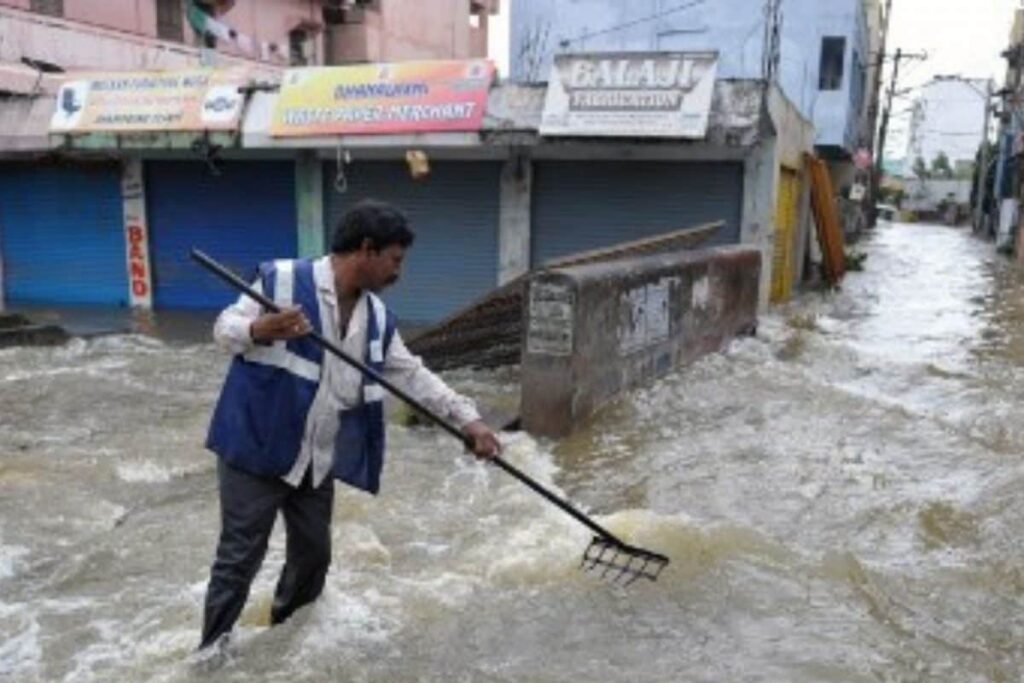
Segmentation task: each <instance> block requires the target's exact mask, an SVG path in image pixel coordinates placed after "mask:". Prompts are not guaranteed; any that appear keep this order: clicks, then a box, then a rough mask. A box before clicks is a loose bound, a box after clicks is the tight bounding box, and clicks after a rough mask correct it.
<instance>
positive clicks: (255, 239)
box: [145, 161, 298, 309]
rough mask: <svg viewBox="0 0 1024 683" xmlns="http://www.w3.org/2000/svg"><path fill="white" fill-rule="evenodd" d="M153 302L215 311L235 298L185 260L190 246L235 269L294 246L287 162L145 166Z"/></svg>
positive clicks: (242, 270) (291, 253)
mask: <svg viewBox="0 0 1024 683" xmlns="http://www.w3.org/2000/svg"><path fill="white" fill-rule="evenodd" d="M145 176H146V201H147V211H148V213H149V230H150V251H151V256H150V258H151V261H152V264H153V291H154V301H153V304H154V307H156V308H179V309H204V308H220V307H222V306H224V305H226V304H228V303H229V302H230V301H233V300H234V299H235V298H236V297H237V293H235V292H232V291H231V290H230V289H229V288H228V287H226V286H225V285H224V284H223V283H221V282H220V281H219V280H217V279H216V278H214V277H213V276H211V275H209V274H208V273H206V272H204V271H203V270H202V269H200V268H199V267H198V266H196V265H195V263H193V262H192V260H191V259H190V258H189V253H190V251H191V249H192V248H193V247H198V248H200V249H202V250H204V251H205V252H207V253H208V254H210V255H211V256H213V257H214V258H216V259H217V260H219V261H220V262H221V263H223V264H225V265H227V266H228V267H229V268H231V269H233V270H235V272H237V273H239V274H242V275H244V276H245V277H250V276H253V275H255V272H256V266H257V265H258V264H259V263H260V262H261V261H266V260H270V259H275V258H294V257H295V256H296V252H297V249H298V234H297V216H296V210H295V164H294V163H293V162H291V161H232V162H228V163H226V164H224V166H223V170H222V173H221V175H219V176H215V175H212V174H211V173H210V171H209V170H208V168H207V166H206V165H205V164H203V163H200V162H191V161H151V162H147V163H146V173H145Z"/></svg>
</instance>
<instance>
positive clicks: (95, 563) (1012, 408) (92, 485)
mask: <svg viewBox="0 0 1024 683" xmlns="http://www.w3.org/2000/svg"><path fill="white" fill-rule="evenodd" d="M860 248H861V249H862V250H864V251H865V252H866V253H867V255H868V257H867V260H866V262H865V271H864V272H858V273H852V274H850V275H849V276H848V279H847V282H846V284H845V287H844V290H843V291H842V292H840V293H838V294H833V295H827V296H826V295H821V294H808V295H805V296H803V297H802V298H801V299H800V300H798V301H797V302H795V303H793V304H792V305H791V306H789V307H786V308H784V309H782V310H779V311H776V312H773V313H772V314H771V315H769V316H766V317H765V318H764V319H763V320H762V322H761V326H760V330H759V334H758V336H757V337H756V338H751V339H744V340H740V341H737V342H735V343H733V344H732V345H731V346H730V347H729V348H728V349H727V350H726V351H725V352H724V353H722V354H718V355H714V356H710V357H707V358H705V359H703V360H701V361H700V362H698V363H696V364H695V365H693V366H691V367H688V368H685V369H681V370H680V371H679V372H677V373H676V374H674V375H672V376H670V377H668V378H666V379H665V380H663V381H661V382H659V383H658V384H657V385H655V386H653V387H651V388H648V389H646V390H643V391H640V392H637V393H635V394H634V395H632V396H629V397H627V398H625V399H623V400H621V401H620V402H618V403H617V404H615V405H613V406H610V407H609V408H608V409H607V410H606V411H604V412H603V413H602V414H601V415H600V416H599V417H598V419H596V420H595V421H594V422H593V424H592V425H591V426H590V427H589V428H587V429H585V430H583V431H582V432H581V433H579V434H578V435H576V436H575V437H573V438H571V439H569V440H567V441H565V442H562V443H560V444H554V443H550V442H546V441H537V440H534V439H532V438H530V437H528V436H525V435H521V434H518V435H508V436H507V437H506V442H507V457H508V459H509V460H510V461H512V462H513V463H515V464H517V465H519V466H521V467H522V468H524V469H525V470H526V471H528V472H529V473H531V474H532V475H534V476H536V477H537V478H539V479H541V480H542V481H544V482H546V483H548V484H550V485H551V486H553V487H555V488H557V490H559V491H561V492H563V493H564V494H565V495H567V496H568V497H569V498H571V499H572V500H573V501H575V502H576V503H578V504H579V505H580V506H582V507H584V508H585V509H587V510H589V511H591V512H593V513H594V514H595V515H596V516H597V519H598V521H600V522H601V523H603V524H605V525H607V526H608V527H609V528H611V529H612V530H613V531H616V532H618V533H619V534H621V535H622V536H624V537H625V538H626V539H627V540H628V541H631V542H634V543H636V544H638V545H643V546H646V547H650V548H652V549H654V550H657V551H660V552H663V553H666V554H667V555H669V556H671V558H672V564H671V565H670V566H669V567H668V569H666V570H665V572H664V574H663V575H662V579H661V580H660V581H658V582H657V583H653V584H652V583H647V582H644V583H643V584H642V585H641V584H640V583H637V584H634V585H632V586H630V587H629V588H627V589H623V588H621V587H617V586H609V585H606V584H604V583H601V582H598V581H595V580H594V579H593V578H591V577H589V576H587V575H586V574H584V573H581V572H579V571H577V569H576V566H577V563H578V561H579V556H580V553H581V552H582V551H583V549H584V547H585V546H586V543H587V540H588V534H587V533H586V530H585V529H583V528H582V527H581V526H580V525H579V524H578V523H576V522H575V521H574V520H572V519H571V518H569V517H567V516H566V515H564V513H562V512H560V511H559V510H557V509H554V508H553V507H551V506H549V505H547V504H546V503H544V501H542V500H541V499H540V498H538V497H537V496H536V495H535V494H533V493H531V492H530V491H529V490H527V489H525V488H524V487H523V486H522V485H520V484H519V483H518V482H516V481H514V480H512V479H511V478H509V477H508V476H507V475H505V474H503V473H502V472H500V471H499V470H497V469H496V468H491V467H488V466H485V465H480V464H477V463H475V462H473V461H471V460H470V459H468V458H467V457H465V456H464V455H463V454H462V453H461V452H460V449H459V448H458V447H457V445H456V444H455V443H454V441H453V440H451V439H450V437H447V436H445V435H444V434H442V433H439V432H436V431H428V430H425V429H424V428H408V427H402V426H398V425H394V426H392V427H391V428H390V437H389V438H390V446H391V448H390V452H389V461H388V463H387V466H386V472H385V479H384V488H383V490H382V493H381V495H380V496H379V497H377V498H372V497H369V496H366V495H363V494H360V493H357V492H353V491H347V490H346V491H343V490H341V488H339V495H338V496H337V499H336V510H335V515H336V517H335V523H334V527H333V536H334V563H333V568H332V572H331V574H330V576H329V578H328V583H327V587H326V590H325V593H324V595H323V597H322V598H321V599H320V600H319V601H318V602H317V603H316V604H315V605H314V606H313V607H311V608H309V609H307V610H304V611H302V612H300V613H299V614H298V615H297V616H296V617H295V618H293V619H292V620H291V621H290V622H288V623H287V624H285V625H283V626H280V627H276V628H273V629H270V628H268V627H267V626H266V624H267V620H268V612H269V606H270V601H271V593H272V590H273V585H274V581H275V580H276V575H277V572H278V571H279V569H280V567H281V563H282V561H283V552H282V551H283V536H282V534H281V532H280V529H278V530H277V531H275V536H274V538H273V540H272V545H271V552H270V553H269V554H268V557H267V561H266V563H265V565H264V569H263V571H262V572H261V573H260V575H259V577H258V578H257V580H256V583H255V585H254V590H253V593H252V596H251V598H250V603H249V606H248V608H247V610H246V612H245V613H244V614H243V617H242V619H241V622H240V626H239V629H238V631H237V634H236V635H237V637H236V639H235V645H234V648H233V651H232V655H231V657H230V659H229V660H228V661H227V662H226V663H225V664H224V665H223V666H222V668H220V669H219V670H216V671H213V672H210V671H207V670H205V669H204V668H203V667H200V666H196V665H195V664H194V663H193V662H192V661H191V659H190V654H191V652H192V650H193V648H194V647H195V645H196V643H197V640H198V630H199V626H200V623H199V619H200V612H201V605H202V600H203V593H204V589H205V582H206V579H207V576H208V570H209V563H210V560H211V558H212V553H213V548H214V543H215V540H216V535H217V531H218V529H217V499H216V490H215V482H214V461H213V457H212V456H210V455H209V454H207V453H205V452H204V451H203V450H202V447H201V444H202V440H203V435H204V430H205V427H206V423H207V420H208V417H209V413H210V409H211V406H212V403H213V401H214V399H215V397H216V393H217V390H218V387H219V384H220V381H221V378H222V375H223V370H224V368H225V363H226V359H225V357H224V356H222V355H221V354H220V353H218V352H217V351H216V350H215V349H214V348H213V346H212V344H208V343H206V342H196V341H191V342H187V341H181V340H171V341H159V340H157V339H154V338H151V337H147V336H141V335H119V336H107V337H100V338H95V339H91V340H88V341H82V340H76V341H73V342H71V343H69V344H68V345H66V346H64V347H61V348H56V349H17V350H7V351H0V680H4V681H17V682H22V681H25V682H31V681H47V682H49V681H68V682H71V681H73V682H75V683H80V682H88V681H104V682H106V681H254V680H258V681H282V682H283V681H289V682H298V681H325V680H337V681H381V682H405V681H446V682H447V681H474V682H475V681H485V682H490V681H493V682H498V681H502V682H504V681H508V682H523V681H537V682H541V681H552V682H554V681H570V680H572V681H576V680H579V681H623V682H625V681H631V682H632V681H643V682H647V681H665V682H670V681H671V682H676V681H787V682H789V681H796V682H803V681H807V682H818V681H958V682H960V681H1018V680H1020V677H1021V674H1022V672H1024V610H1022V608H1024V548H1022V538H1024V463H1022V454H1024V420H1022V419H1021V418H1020V413H1021V410H1022V407H1024V376H1022V372H1024V370H1022V363H1024V271H1022V270H1021V268H1020V267H1019V266H1017V265H1015V264H1013V263H1011V262H1009V261H1007V260H1005V259H1004V258H1003V257H1000V256H997V255H995V254H994V250H993V248H992V247H991V245H990V244H987V243H984V242H979V241H976V240H974V239H973V238H972V237H971V236H970V235H969V233H968V232H965V231H964V230H962V229H953V228H946V227H938V226H930V225H902V224H895V225H889V224H882V225H881V226H880V227H879V228H878V229H877V230H876V231H875V232H874V233H873V234H872V235H870V236H869V237H868V239H867V240H866V241H865V242H863V243H862V244H861V245H860ZM447 377H448V379H449V380H450V381H452V382H453V383H454V384H456V385H457V386H458V387H460V388H461V389H462V390H463V391H465V392H467V393H470V394H472V395H475V396H478V397H480V398H481V400H482V401H484V402H486V403H488V404H491V405H494V404H499V405H501V404H504V405H506V406H507V405H509V404H511V403H513V402H514V400H515V398H514V397H515V377H514V373H512V372H509V371H506V372H497V373H474V372H461V373H454V374H449V375H447Z"/></svg>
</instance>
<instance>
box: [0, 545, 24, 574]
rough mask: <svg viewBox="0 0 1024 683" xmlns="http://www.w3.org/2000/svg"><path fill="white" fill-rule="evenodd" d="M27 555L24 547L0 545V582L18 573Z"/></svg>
mask: <svg viewBox="0 0 1024 683" xmlns="http://www.w3.org/2000/svg"><path fill="white" fill-rule="evenodd" d="M0 539H2V537H0ZM28 554H29V549H28V548H26V547H24V546H20V545H3V544H0V581H2V580H4V579H9V578H11V577H12V576H14V575H15V574H17V573H18V572H20V571H21V569H22V568H23V567H24V566H25V564H26V563H25V558H26V557H27V556H28Z"/></svg>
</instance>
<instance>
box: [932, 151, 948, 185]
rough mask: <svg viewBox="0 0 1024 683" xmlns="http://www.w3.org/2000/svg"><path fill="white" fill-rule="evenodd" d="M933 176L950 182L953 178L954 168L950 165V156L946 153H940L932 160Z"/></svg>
mask: <svg viewBox="0 0 1024 683" xmlns="http://www.w3.org/2000/svg"><path fill="white" fill-rule="evenodd" d="M932 176H934V177H936V178H943V179H945V180H950V179H951V178H952V177H953V167H952V165H950V163H949V156H947V155H946V153H945V152H939V153H938V154H937V155H936V156H935V158H934V159H932Z"/></svg>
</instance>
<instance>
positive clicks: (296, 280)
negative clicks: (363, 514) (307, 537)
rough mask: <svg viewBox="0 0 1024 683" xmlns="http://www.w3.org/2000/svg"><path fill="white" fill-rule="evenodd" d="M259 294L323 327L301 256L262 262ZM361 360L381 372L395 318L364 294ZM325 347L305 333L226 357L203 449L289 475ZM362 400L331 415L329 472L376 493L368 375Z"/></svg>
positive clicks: (378, 453)
mask: <svg viewBox="0 0 1024 683" xmlns="http://www.w3.org/2000/svg"><path fill="white" fill-rule="evenodd" d="M259 277H260V282H261V284H262V286H263V293H264V294H265V295H266V296H267V297H268V298H270V299H273V300H274V302H275V303H277V304H278V305H292V304H297V305H300V306H301V307H302V309H303V311H304V312H305V314H306V316H307V317H308V318H309V321H310V324H311V325H312V327H313V329H314V330H316V331H317V332H319V333H320V334H323V335H324V336H329V335H328V334H326V333H325V331H324V321H323V320H322V319H321V316H320V304H319V301H318V292H317V286H316V282H315V280H314V277H313V263H312V262H311V261H309V260H306V259H300V260H296V261H275V262H272V263H265V264H262V265H261V266H260V269H259ZM368 298H369V305H368V306H367V317H368V321H367V322H368V325H367V334H366V350H365V356H364V358H363V361H364V363H365V364H366V365H369V366H370V367H371V368H373V369H374V370H375V371H377V372H378V373H380V374H383V372H384V358H385V357H386V356H387V350H388V348H389V347H390V345H391V340H392V338H393V337H394V333H395V318H394V316H393V315H392V314H391V312H390V311H388V310H387V309H386V308H385V306H384V304H383V303H382V302H381V301H380V299H379V298H377V297H376V296H375V295H373V294H369V295H368ZM324 353H325V352H324V350H323V349H322V348H321V347H320V346H319V345H318V344H316V343H315V342H313V341H312V340H311V339H309V338H301V339H292V340H289V341H287V342H283V341H279V342H275V343H273V344H270V345H257V346H256V347H255V348H253V349H252V350H250V351H248V352H246V353H244V354H241V355H237V356H235V357H234V358H233V359H232V362H231V367H230V368H229V370H228V374H227V378H226V379H225V381H224V387H223V389H222V390H221V394H220V399H219V400H218V402H217V407H216V408H215V410H214V413H213V419H212V421H211V423H210V430H209V432H208V434H207V439H206V447H207V448H208V449H210V450H211V451H213V452H214V453H216V454H217V455H218V456H220V457H221V458H223V459H224V460H225V462H227V463H228V464H230V465H232V466H233V467H237V468H239V469H241V470H244V471H246V472H250V473H252V474H257V475H261V476H278V477H279V476H284V475H286V474H288V473H289V472H290V471H291V469H292V467H294V465H295V461H296V459H297V458H298V456H299V450H300V448H301V446H302V439H303V436H304V434H305V430H306V418H307V416H308V414H309V411H310V407H311V406H312V405H313V400H314V399H315V398H316V394H317V391H318V389H319V387H320V378H321V366H322V364H323V359H324ZM362 397H363V400H362V402H361V403H360V404H359V405H358V406H356V407H355V408H352V409H350V410H344V411H341V412H340V413H339V414H338V425H337V427H338V430H337V435H336V437H335V442H334V460H333V465H332V469H331V473H332V475H333V476H334V477H335V478H337V479H341V480H342V481H344V482H346V483H348V484H350V485H352V486H355V487H356V488H359V489H362V490H364V491H368V492H370V493H377V492H378V491H379V490H380V472H381V468H382V467H383V464H384V409H383V398H384V391H383V387H381V386H380V385H379V384H377V383H376V382H373V381H372V380H370V379H369V378H367V377H365V376H364V377H363V380H362Z"/></svg>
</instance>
